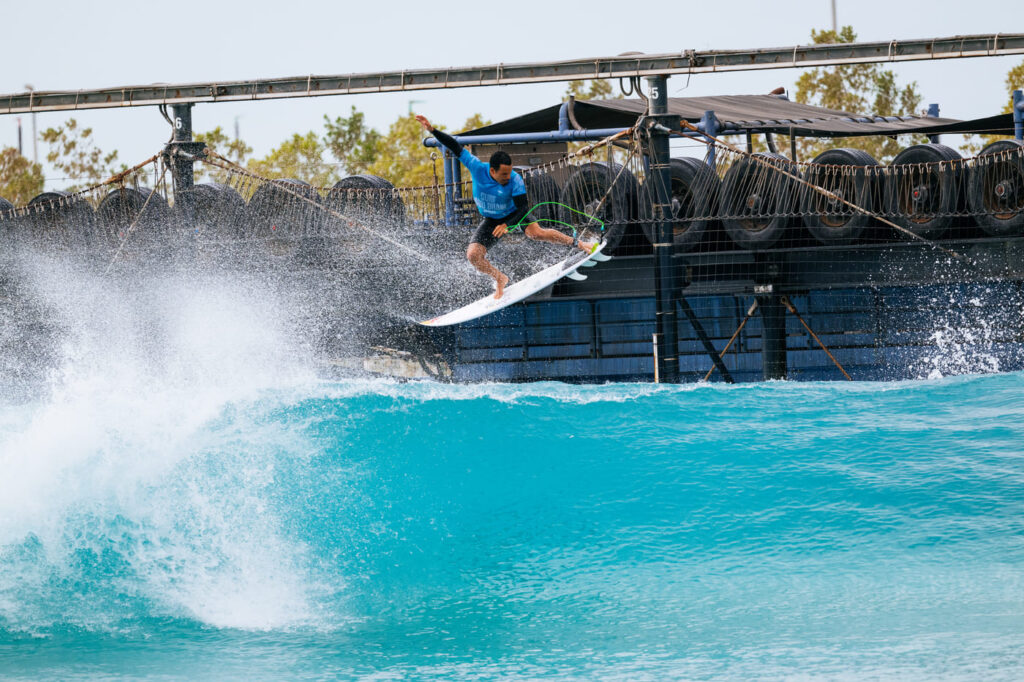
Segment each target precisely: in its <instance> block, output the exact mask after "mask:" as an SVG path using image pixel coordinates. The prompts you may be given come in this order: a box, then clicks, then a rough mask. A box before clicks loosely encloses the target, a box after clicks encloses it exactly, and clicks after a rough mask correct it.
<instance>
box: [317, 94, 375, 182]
mask: <svg viewBox="0 0 1024 682" xmlns="http://www.w3.org/2000/svg"><path fill="white" fill-rule="evenodd" d="M324 127H325V128H326V132H325V134H324V142H325V143H326V144H327V149H328V150H330V152H331V154H332V155H334V158H336V159H337V160H338V163H339V164H340V165H341V169H342V170H343V171H344V172H345V174H346V175H357V174H359V173H365V172H366V169H367V168H368V167H369V166H370V165H371V164H372V163H373V162H374V161H376V160H377V154H378V152H379V145H380V139H381V135H380V133H379V132H377V131H376V130H374V129H373V128H370V127H369V126H367V125H366V119H365V117H364V116H363V112H361V111H359V110H357V109H356V108H355V106H353V107H352V112H351V114H350V115H349V116H347V117H345V116H338V117H337V118H335V119H334V120H333V121H332V120H331V119H330V118H329V117H328V116H326V115H325V116H324Z"/></svg>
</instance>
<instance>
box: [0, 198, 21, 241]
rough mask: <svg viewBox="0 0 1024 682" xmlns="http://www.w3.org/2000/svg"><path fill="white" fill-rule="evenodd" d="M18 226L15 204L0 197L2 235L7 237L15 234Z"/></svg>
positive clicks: (0, 229) (0, 227)
mask: <svg viewBox="0 0 1024 682" xmlns="http://www.w3.org/2000/svg"><path fill="white" fill-rule="evenodd" d="M16 224H17V218H16V217H15V216H14V204H12V203H11V202H9V201H7V199H4V198H3V197H0V235H4V236H7V235H9V234H11V233H12V232H14V230H15V225H16Z"/></svg>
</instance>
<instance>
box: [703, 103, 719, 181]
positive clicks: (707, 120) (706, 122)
mask: <svg viewBox="0 0 1024 682" xmlns="http://www.w3.org/2000/svg"><path fill="white" fill-rule="evenodd" d="M698 127H699V128H700V129H701V130H703V131H704V132H705V133H706V134H707V136H708V137H709V138H710V137H718V128H719V126H718V117H717V116H715V112H714V111H705V112H704V116H703V117H701V119H700V123H699V124H698ZM706 161H707V162H708V165H709V166H711V167H712V168H714V167H715V145H713V144H709V145H708V155H707V157H706Z"/></svg>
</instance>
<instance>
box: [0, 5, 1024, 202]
mask: <svg viewBox="0 0 1024 682" xmlns="http://www.w3.org/2000/svg"><path fill="white" fill-rule="evenodd" d="M837 5H838V21H839V25H840V26H842V25H844V24H850V25H852V26H853V27H854V30H855V31H856V32H857V33H858V38H859V39H860V40H865V41H868V40H892V39H898V40H899V39H907V38H931V37H945V36H951V35H960V34H974V33H997V32H1002V33H1015V32H1024V4H1022V3H1018V2H1009V1H1007V0H972V1H971V2H965V1H964V0H957V1H955V2H954V1H953V0H931V1H930V2H927V3H921V2H902V1H899V0H888V1H880V0H861V1H859V2H852V1H851V0H837ZM648 7H649V8H651V11H649V12H647V13H644V10H645V9H646V8H648ZM716 10H721V13H720V14H716ZM4 26H5V30H4V35H3V40H2V41H0V60H2V63H3V64H4V68H3V69H2V71H0V93H11V92H23V91H24V90H25V88H24V86H25V84H27V83H28V84H32V85H34V86H35V87H36V89H39V90H49V89H80V88H97V87H107V86H117V85H137V84H143V83H156V82H167V83H182V82H193V81H212V80H218V79H220V80H240V79H248V78H268V77H274V76H296V75H306V74H310V73H316V74H336V73H338V74H340V73H352V72H362V71H378V70H386V69H395V70H400V69H403V68H405V69H412V68H426V67H444V66H465V65H474V64H492V63H496V62H528V61H540V60H547V59H567V58H579V57H598V56H608V55H615V54H619V53H622V52H626V51H641V52H649V53H657V52H680V51H682V50H686V49H697V50H708V49H730V48H759V47H779V46H790V45H797V44H807V43H809V42H810V31H811V29H812V28H829V27H830V26H831V10H830V2H829V0H775V1H773V2H768V1H758V0H733V1H732V2H728V3H713V2H681V1H679V0H677V1H676V2H670V3H654V4H648V3H635V2H609V1H606V0H593V1H592V2H588V3H575V2H551V1H550V0H549V1H547V2H539V1H536V0H517V1H513V2H492V3H487V2H485V1H484V0H474V1H473V2H468V1H465V0H454V1H449V2H447V3H441V2H438V3H409V2H394V1H392V2H356V3H353V2H331V3H327V2H304V1H302V0H292V1H291V2H281V1H276V2H266V1H265V0H254V1H251V2H248V3H244V4H243V3H238V2H234V3H222V2H217V1H216V0H207V1H205V2H199V1H197V0H179V1H177V2H173V3H160V4H156V3H126V2H118V3H113V2H104V1H97V2H91V3H83V2H81V0H77V1H76V2H67V1H65V0H55V1H51V2H48V3H7V4H6V6H5V7H4ZM1022 60H1024V57H1022V56H1016V57H996V58H978V59H964V60H942V61H936V62H913V63H904V64H893V65H890V66H889V67H888V68H891V69H892V70H894V71H895V72H896V74H897V78H898V80H899V81H900V82H901V83H906V82H908V81H917V83H918V88H919V90H920V92H921V93H922V95H923V96H924V102H925V104H927V103H929V102H938V103H939V105H940V107H941V114H942V115H943V116H948V117H953V118H973V117H980V116H986V115H990V114H994V113H997V112H998V111H999V110H1000V109H1001V108H1002V106H1003V105H1004V103H1005V102H1006V101H1007V99H1008V98H1009V96H1010V95H1009V93H1008V92H1006V91H1004V88H1003V79H1004V78H1005V75H1006V72H1007V71H1008V70H1009V69H1010V68H1011V67H1012V66H1014V65H1015V64H1018V63H1020V62H1021V61H1022ZM799 73H800V72H799V70H795V69H783V70H772V71H761V72H748V73H738V74H708V75H698V76H694V77H692V78H691V79H690V82H689V85H688V86H687V82H686V78H685V77H678V76H677V77H673V78H671V79H670V80H669V90H670V94H671V95H672V96H688V95H689V96H697V95H727V94H762V93H766V92H768V91H770V90H772V89H773V88H775V87H777V86H780V85H781V86H784V87H787V88H789V89H790V90H792V87H793V83H794V82H795V80H796V78H797V77H798V76H799ZM564 89H565V85H564V84H559V83H554V84H544V85H512V86H502V87H488V88H473V89H459V90H448V91H441V90H437V91H425V92H416V93H389V94H379V95H356V96H343V97H318V98H312V99H308V100H297V99H290V100H276V101H264V102H250V103H221V104H199V105H197V106H196V107H195V109H194V110H193V119H194V124H195V128H196V130H209V129H211V128H213V127H215V126H217V125H220V126H223V127H224V128H225V130H226V131H228V133H229V134H231V133H232V131H233V128H234V122H235V119H236V117H237V119H238V123H239V127H240V129H241V134H242V138H243V139H245V140H246V142H248V143H249V144H250V145H251V146H252V147H254V149H255V154H257V155H263V154H265V153H267V152H268V151H269V150H270V149H271V148H272V147H274V146H275V145H276V144H278V143H279V142H281V141H282V140H284V139H285V138H286V137H288V136H290V135H291V134H292V133H293V132H300V133H304V132H306V131H308V130H311V129H312V130H317V131H320V130H322V119H323V116H324V114H327V115H329V116H332V117H333V116H336V115H339V114H342V115H344V114H346V113H347V112H348V110H349V107H350V106H351V105H355V106H356V107H357V108H359V109H360V110H362V111H364V112H365V113H366V115H367V118H368V120H369V122H370V124H371V125H373V126H374V127H376V128H378V129H380V130H382V131H383V130H386V128H387V126H388V125H389V124H390V123H391V122H392V121H393V120H394V119H395V118H396V117H397V116H399V115H401V114H404V113H405V112H407V111H408V110H409V108H410V100H417V101H416V102H415V103H414V104H413V105H412V106H414V108H415V110H416V111H417V112H419V113H423V114H426V115H427V116H429V117H430V118H431V119H432V120H434V121H435V122H438V123H443V124H445V125H447V126H449V127H457V126H459V125H460V124H461V123H462V122H463V121H464V120H465V119H466V118H467V117H469V116H470V115H471V114H473V113H474V112H478V111H479V112H481V113H482V114H483V115H484V116H485V117H487V118H489V119H491V120H501V119H504V118H509V117H512V116H516V115H519V114H522V113H525V112H528V111H532V110H534V109H539V108H541V107H545V106H548V105H551V104H554V103H556V102H558V101H559V100H560V96H561V93H562V92H563V91H564ZM71 115H74V116H75V117H76V118H78V120H79V121H80V122H81V123H83V124H85V125H89V126H92V127H93V128H94V130H95V137H96V139H97V141H98V144H99V146H100V147H101V148H102V149H103V150H104V151H109V150H111V149H117V150H118V151H119V152H120V160H121V161H123V162H126V163H129V164H132V163H135V162H138V161H141V160H143V159H145V158H147V157H149V156H150V155H152V154H154V153H155V152H156V151H158V150H159V149H160V147H161V145H162V144H163V143H164V142H165V141H166V140H167V138H168V136H169V134H170V131H169V129H168V126H167V123H166V122H165V121H164V120H163V118H162V117H161V116H160V114H159V113H158V112H157V110H156V108H155V107H141V108H133V109H105V110H98V111H90V112H77V113H75V114H70V113H68V112H57V113H47V114H39V115H38V121H37V125H38V129H39V130H40V131H41V130H43V129H44V128H46V127H49V126H52V125H56V124H59V123H60V122H61V121H63V120H65V119H66V118H68V117H69V116H71ZM23 126H24V131H25V133H24V134H25V155H26V156H28V157H29V158H31V156H32V147H31V138H30V136H31V117H30V116H23ZM944 141H947V142H950V143H956V142H958V140H956V139H953V138H950V139H948V140H944ZM16 144H17V132H16V121H15V116H0V145H2V146H16ZM45 149H46V148H45V145H42V144H40V146H39V156H40V158H42V157H44V156H45ZM48 176H50V177H51V181H50V182H48V186H49V187H56V188H60V187H61V185H62V183H61V181H60V179H59V178H53V177H52V176H53V173H52V172H50V173H48Z"/></svg>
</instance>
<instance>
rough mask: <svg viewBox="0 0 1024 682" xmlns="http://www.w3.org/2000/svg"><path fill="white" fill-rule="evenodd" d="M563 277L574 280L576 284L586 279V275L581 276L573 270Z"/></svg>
mask: <svg viewBox="0 0 1024 682" xmlns="http://www.w3.org/2000/svg"><path fill="white" fill-rule="evenodd" d="M565 276H566V277H568V278H569V279H574V280H576V281H577V282H582V281H583V280H585V279H586V278H587V276H586V275H581V274H580V273H578V272H576V271H575V270H573V271H572V272H568V273H566V275H565Z"/></svg>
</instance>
